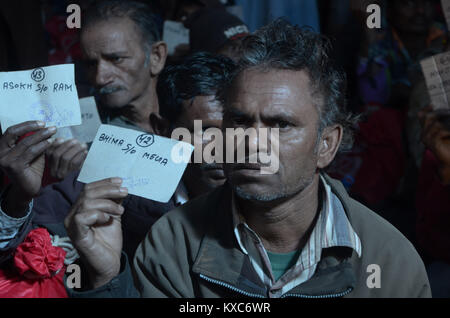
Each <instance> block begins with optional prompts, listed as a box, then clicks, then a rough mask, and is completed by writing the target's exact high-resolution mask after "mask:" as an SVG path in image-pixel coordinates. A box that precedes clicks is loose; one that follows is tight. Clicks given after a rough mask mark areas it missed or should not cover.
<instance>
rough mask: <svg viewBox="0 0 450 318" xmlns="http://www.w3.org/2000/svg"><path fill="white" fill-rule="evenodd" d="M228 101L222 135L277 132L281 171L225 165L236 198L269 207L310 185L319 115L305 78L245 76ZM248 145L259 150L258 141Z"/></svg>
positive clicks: (296, 74)
mask: <svg viewBox="0 0 450 318" xmlns="http://www.w3.org/2000/svg"><path fill="white" fill-rule="evenodd" d="M228 101H229V102H228V105H227V108H226V111H225V116H224V120H223V127H224V129H225V128H234V129H236V128H243V129H247V128H251V127H253V128H255V129H257V130H258V129H260V128H269V129H270V128H278V129H279V169H278V172H276V173H275V174H272V175H263V174H261V165H260V164H237V163H233V164H229V163H226V164H225V165H224V167H225V168H224V169H225V174H226V176H227V179H228V182H229V183H230V185H231V186H232V188H233V190H234V191H235V193H236V194H237V195H238V196H239V197H241V198H243V199H246V200H255V201H261V202H270V201H274V200H278V199H284V198H289V197H291V196H293V195H295V194H297V193H299V192H301V191H302V190H303V189H305V188H306V187H307V186H308V185H310V184H311V182H312V181H313V178H314V176H315V175H316V173H317V170H318V169H317V168H318V166H317V164H318V155H317V150H316V149H317V147H316V146H317V140H318V124H319V113H318V110H317V107H316V106H315V103H314V101H313V97H312V96H311V87H310V81H309V76H308V75H307V73H306V72H304V71H288V70H269V71H261V70H258V69H250V70H246V71H244V72H243V73H242V74H240V75H239V76H238V78H237V79H236V80H235V82H234V84H233V87H232V89H231V91H230V96H229V98H228ZM268 136H270V133H269V134H268ZM273 142H276V141H275V140H269V142H268V144H271V143H273ZM248 144H255V145H256V144H258V140H257V137H256V136H255V138H253V139H252V138H249V142H248ZM247 148H248V147H247ZM226 151H227V152H228V151H230V150H229V149H226ZM235 152H236V146H235ZM235 155H236V153H235Z"/></svg>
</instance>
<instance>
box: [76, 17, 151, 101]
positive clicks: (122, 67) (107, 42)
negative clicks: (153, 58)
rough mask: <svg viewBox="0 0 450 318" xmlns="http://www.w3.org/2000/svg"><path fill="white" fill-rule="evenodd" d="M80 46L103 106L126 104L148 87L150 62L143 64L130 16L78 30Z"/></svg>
mask: <svg viewBox="0 0 450 318" xmlns="http://www.w3.org/2000/svg"><path fill="white" fill-rule="evenodd" d="M81 46H82V50H83V55H84V60H85V63H86V67H87V73H88V77H89V80H90V82H91V83H92V85H94V86H95V88H96V89H97V92H98V93H99V96H100V100H101V102H102V104H103V105H104V106H106V107H111V108H121V107H124V106H127V105H129V104H130V103H132V102H133V101H135V100H137V99H139V98H140V97H141V96H143V95H144V94H146V92H148V90H150V89H151V81H152V80H151V70H150V63H148V62H149V61H147V63H146V59H147V57H146V52H145V49H144V45H143V40H142V37H141V34H140V32H139V31H138V30H137V29H136V26H135V24H134V22H133V21H131V20H130V19H128V18H114V19H110V20H107V21H101V22H98V23H95V24H93V25H90V26H89V27H88V28H87V29H83V31H82V33H81ZM148 54H149V53H148Z"/></svg>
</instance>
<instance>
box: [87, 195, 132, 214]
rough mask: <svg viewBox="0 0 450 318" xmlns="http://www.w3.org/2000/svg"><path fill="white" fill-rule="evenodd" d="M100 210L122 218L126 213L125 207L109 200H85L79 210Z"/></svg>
mask: <svg viewBox="0 0 450 318" xmlns="http://www.w3.org/2000/svg"><path fill="white" fill-rule="evenodd" d="M91 210H98V211H102V212H104V213H108V214H111V215H114V216H121V215H122V214H123V212H124V211H125V209H124V207H123V206H122V205H120V204H118V203H116V202H114V201H112V200H108V199H84V201H83V203H82V204H81V205H80V207H79V208H78V211H80V212H87V211H91Z"/></svg>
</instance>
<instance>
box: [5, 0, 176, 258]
mask: <svg viewBox="0 0 450 318" xmlns="http://www.w3.org/2000/svg"><path fill="white" fill-rule="evenodd" d="M81 47H82V50H83V56H84V62H85V65H86V72H87V74H88V78H89V80H90V82H91V83H92V85H93V86H94V87H95V89H96V91H97V93H98V106H99V111H100V113H101V117H102V121H103V122H104V123H105V124H111V125H116V126H121V127H125V128H130V129H138V130H143V131H147V132H153V129H152V127H151V125H150V122H149V117H150V114H151V113H153V112H156V113H157V112H158V111H159V106H158V100H157V97H156V82H157V76H158V74H159V73H160V71H161V70H162V69H163V67H164V64H165V60H166V55H167V48H166V44H165V43H164V42H161V41H160V35H159V31H158V28H157V25H156V23H155V21H154V18H153V14H152V12H151V10H150V8H149V7H148V6H147V5H145V4H142V3H139V2H135V1H120V0H113V1H102V2H99V3H97V4H93V5H92V6H91V7H89V9H88V10H87V11H86V12H85V13H83V27H82V28H81ZM41 128H42V127H37V126H36V123H35V122H28V123H22V124H20V125H17V127H12V128H11V129H10V130H9V131H8V132H7V133H6V132H5V134H4V135H3V136H2V140H3V139H4V140H8V141H10V142H12V141H14V142H12V143H11V144H10V145H9V146H8V144H0V146H1V147H0V148H1V149H0V150H1V151H0V157H1V160H0V167H1V168H2V170H3V171H4V172H5V173H6V175H7V176H8V177H9V178H10V181H11V185H10V186H9V188H8V189H2V190H4V191H3V197H2V199H1V206H2V208H3V209H4V211H3V212H5V213H6V215H7V216H13V217H17V220H14V222H8V223H5V224H10V225H8V226H6V227H5V229H3V230H4V231H6V233H8V235H7V237H8V239H7V240H6V239H5V241H4V242H2V244H0V248H2V250H1V251H0V254H3V255H6V256H5V258H6V257H8V255H9V254H10V252H11V251H13V250H14V246H15V245H17V242H18V243H20V241H21V239H23V235H24V233H27V232H28V230H29V229H30V225H31V223H30V222H29V219H31V217H32V216H33V219H34V221H35V222H36V223H38V224H49V223H58V222H62V220H63V219H64V217H65V215H66V214H67V212H68V211H69V209H70V206H71V205H72V203H73V202H74V201H75V199H76V198H77V197H78V195H79V194H80V192H81V190H82V188H83V187H82V185H81V184H80V183H78V182H77V181H76V178H77V175H78V172H79V169H80V168H81V165H82V163H83V161H84V156H83V157H82V158H80V154H84V152H85V150H86V148H84V147H82V146H81V145H80V144H79V143H76V142H74V141H67V142H64V143H62V144H61V143H59V142H58V141H55V142H53V143H52V144H51V145H50V144H49V140H47V139H49V138H50V137H51V136H50V135H47V136H46V137H47V138H46V140H42V138H41V140H40V142H41V144H37V143H36V141H34V140H35V139H33V137H30V136H28V137H26V138H24V140H22V141H20V142H19V141H18V138H19V137H20V136H21V135H17V132H20V133H22V135H23V134H24V133H30V132H37V133H38V134H41V131H43V129H41ZM10 132H11V133H10ZM51 135H53V133H52V134H51ZM19 144H20V147H17V145H19ZM38 145H39V146H40V147H38ZM44 146H45V147H44ZM19 150H20V151H19ZM44 152H46V154H47V158H48V159H49V166H50V170H51V172H52V175H54V176H55V177H57V178H59V179H63V180H62V181H61V182H59V183H55V184H53V185H51V186H49V187H46V188H44V190H43V191H42V192H41V189H40V185H41V182H42V177H43V169H44V166H45V165H43V164H42V163H43V162H44V161H43V157H42V154H43V153H44ZM84 155H85V154H84ZM79 159H83V160H79ZM24 167H25V168H24ZM30 185H32V186H33V187H32V188H33V189H32V191H29V190H28V189H29V188H30ZM33 199H34V200H33ZM32 200H33V202H34V205H33V213H30V211H29V210H28V207H29V203H30V202H31V201H32ZM129 201H130V202H128V206H129V210H130V211H134V209H137V207H140V208H141V213H140V214H139V215H140V219H139V220H135V219H134V218H133V217H130V222H131V221H133V222H132V223H133V224H131V225H130V226H129V228H130V233H131V234H130V235H132V234H133V232H134V231H132V230H133V229H134V228H133V225H136V226H142V224H143V225H144V226H146V227H145V230H146V228H147V227H148V226H149V224H152V223H153V222H154V221H155V220H156V219H157V218H158V217H160V216H161V215H162V214H163V213H165V212H166V211H168V210H170V209H171V208H173V207H174V202H169V204H166V205H163V204H158V203H156V202H150V204H145V205H144V206H142V205H139V200H136V198H132V199H131V200H129ZM147 203H148V202H147ZM130 214H132V213H131V212H130ZM136 214H137V213H136ZM2 216H4V215H2ZM6 218H7V217H5V219H6ZM2 220H3V219H1V218H0V224H4V222H3V221H2ZM5 222H6V221H5ZM23 225H28V226H23ZM9 226H11V228H10V229H8V228H7V227H9ZM136 232H139V231H138V230H136ZM0 236H1V235H0ZM12 238H14V239H15V240H16V241H17V242H15V243H14V244H8V242H9V241H11V239H12ZM140 240H141V238H140V237H139V238H138V239H136V242H134V237H133V238H130V239H127V243H128V242H130V247H129V248H128V246H127V247H126V248H127V250H128V249H129V250H130V251H133V252H134V250H133V248H135V245H137V244H138V243H139V241H140ZM0 241H1V238H0ZM1 258H3V257H1Z"/></svg>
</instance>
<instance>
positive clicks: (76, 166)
mask: <svg viewBox="0 0 450 318" xmlns="http://www.w3.org/2000/svg"><path fill="white" fill-rule="evenodd" d="M87 154H88V151H87V149H86V150H83V151H81V152H79V153H78V154H77V155H76V156H74V157H73V159H72V160H71V161H70V163H69V169H70V171H75V170H80V169H81V167H82V166H83V163H84V160H86V157H87Z"/></svg>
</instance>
